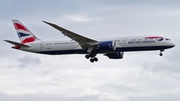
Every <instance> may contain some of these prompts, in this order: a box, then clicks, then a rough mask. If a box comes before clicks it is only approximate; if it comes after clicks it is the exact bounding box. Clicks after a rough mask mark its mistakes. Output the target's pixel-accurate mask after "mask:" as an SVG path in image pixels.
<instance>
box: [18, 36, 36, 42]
mask: <svg viewBox="0 0 180 101" xmlns="http://www.w3.org/2000/svg"><path fill="white" fill-rule="evenodd" d="M35 40H36V37H30V38H26V39H24V40H23V41H22V42H21V43H22V44H24V43H28V42H34V41H35Z"/></svg>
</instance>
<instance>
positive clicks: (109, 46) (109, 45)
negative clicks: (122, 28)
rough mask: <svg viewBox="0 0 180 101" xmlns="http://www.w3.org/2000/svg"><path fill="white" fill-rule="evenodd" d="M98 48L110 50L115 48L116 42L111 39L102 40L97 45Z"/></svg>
mask: <svg viewBox="0 0 180 101" xmlns="http://www.w3.org/2000/svg"><path fill="white" fill-rule="evenodd" d="M98 48H99V50H103V51H111V50H115V49H116V43H115V42H113V41H103V42H100V43H99V45H98Z"/></svg>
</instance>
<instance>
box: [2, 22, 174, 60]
mask: <svg viewBox="0 0 180 101" xmlns="http://www.w3.org/2000/svg"><path fill="white" fill-rule="evenodd" d="M12 22H13V24H14V27H15V29H16V31H17V34H18V37H19V39H20V41H21V43H18V42H14V41H10V40H5V41H6V42H9V43H11V44H13V45H14V46H13V47H12V48H14V49H18V50H23V51H27V52H33V53H40V54H48V55H66V54H85V58H86V59H90V61H91V62H92V63H93V62H97V61H98V58H97V57H96V55H97V54H104V56H107V57H109V59H122V58H123V55H124V52H128V51H151V50H160V54H159V55H160V56H162V55H163V54H162V52H163V51H164V50H165V49H169V48H172V47H174V46H175V44H174V43H173V42H172V41H171V40H170V39H169V38H166V37H162V36H142V37H121V38H114V39H108V40H107V39H106V40H95V39H92V38H88V37H85V36H82V35H80V34H77V33H74V32H72V31H69V30H67V29H65V28H62V27H60V26H58V25H56V24H53V23H49V22H46V21H43V22H44V23H46V24H48V25H50V26H52V27H54V28H55V29H57V30H59V31H60V32H61V33H62V34H64V35H65V36H67V37H69V38H71V39H72V40H70V41H61V40H48V41H44V40H40V39H39V38H37V37H36V36H35V35H34V34H33V33H32V32H31V31H30V30H29V29H27V28H26V27H25V26H24V25H23V24H22V23H21V22H20V21H18V20H12Z"/></svg>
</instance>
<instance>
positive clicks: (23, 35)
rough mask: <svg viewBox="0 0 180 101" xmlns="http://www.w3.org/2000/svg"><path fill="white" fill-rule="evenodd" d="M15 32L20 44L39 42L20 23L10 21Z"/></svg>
mask: <svg viewBox="0 0 180 101" xmlns="http://www.w3.org/2000/svg"><path fill="white" fill-rule="evenodd" d="M12 22H13V24H14V27H15V29H16V31H17V34H18V37H19V39H20V41H21V43H22V44H25V43H29V42H34V41H36V40H39V39H38V38H37V37H36V36H35V35H34V34H33V33H32V32H30V31H29V30H28V29H27V28H26V27H25V26H24V25H23V24H22V23H21V22H20V21H18V20H12Z"/></svg>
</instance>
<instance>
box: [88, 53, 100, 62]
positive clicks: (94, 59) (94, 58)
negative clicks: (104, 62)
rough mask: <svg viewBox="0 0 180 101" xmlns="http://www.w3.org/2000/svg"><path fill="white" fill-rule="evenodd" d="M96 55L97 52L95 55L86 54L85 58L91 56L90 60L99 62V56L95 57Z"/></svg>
mask: <svg viewBox="0 0 180 101" xmlns="http://www.w3.org/2000/svg"><path fill="white" fill-rule="evenodd" d="M95 56H96V54H94V55H85V58H86V59H89V58H90V62H92V63H93V62H97V61H98V58H97V57H95Z"/></svg>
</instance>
